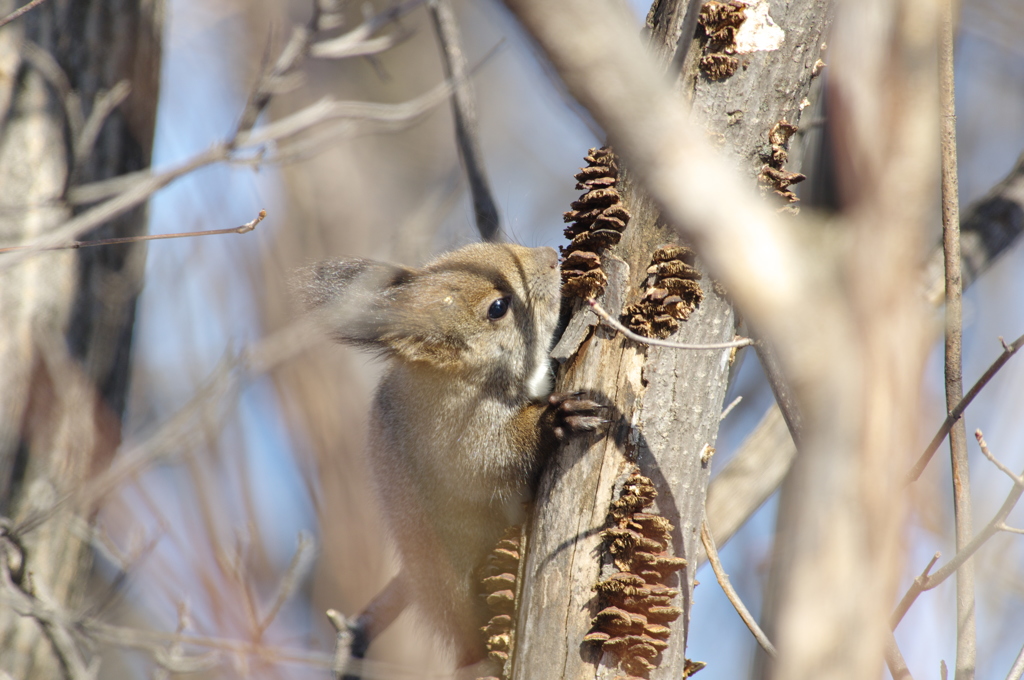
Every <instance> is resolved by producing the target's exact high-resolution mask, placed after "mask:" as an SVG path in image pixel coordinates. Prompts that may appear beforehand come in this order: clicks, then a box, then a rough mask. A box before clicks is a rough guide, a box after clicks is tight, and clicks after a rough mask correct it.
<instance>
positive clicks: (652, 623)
mask: <svg viewBox="0 0 1024 680" xmlns="http://www.w3.org/2000/svg"><path fill="white" fill-rule="evenodd" d="M656 496H657V491H655V489H654V485H653V484H652V483H651V480H650V479H648V478H647V477H644V476H643V475H641V474H640V473H639V472H634V473H633V474H632V475H630V477H629V478H628V479H627V480H626V483H625V485H624V486H623V489H622V494H621V495H620V496H619V498H618V500H616V501H614V502H612V507H611V511H610V512H609V524H610V526H609V527H608V528H607V529H605V530H604V531H603V532H602V533H601V538H602V539H603V540H604V545H605V548H606V549H607V551H608V552H609V553H610V555H611V557H612V563H613V565H614V567H615V571H614V573H611V574H610V575H608V576H606V577H605V578H603V579H601V581H599V582H598V584H597V585H596V586H594V589H595V590H597V592H598V598H599V602H600V606H601V609H600V611H599V612H598V613H597V616H595V617H594V620H593V624H592V628H591V631H590V633H588V634H587V635H586V637H585V638H584V641H586V642H591V643H595V644H598V645H600V646H601V649H602V651H605V652H611V653H613V654H615V655H616V656H617V657H618V659H619V669H620V670H622V671H623V672H625V673H626V675H620V676H618V677H617V678H616V679H615V680H638V679H641V678H647V677H649V676H650V672H651V671H652V670H653V669H655V668H657V667H658V664H659V663H660V661H661V653H662V651H663V650H664V649H665V648H666V647H668V637H669V633H670V632H671V631H670V629H669V627H668V624H669V623H671V622H672V621H674V620H675V619H677V618H679V616H680V615H681V614H682V610H681V609H679V608H678V607H674V606H672V604H671V602H672V599H673V598H675V597H676V596H677V595H679V591H678V590H676V589H674V588H670V587H669V586H668V585H666V584H665V581H666V580H667V579H668V578H670V577H671V576H672V574H674V573H675V572H677V571H679V570H680V569H682V568H683V567H685V566H686V560H684V559H682V558H680V557H675V556H674V555H672V554H671V553H670V552H669V546H670V545H671V532H672V525H671V524H670V523H669V522H668V520H666V519H665V518H664V517H662V516H661V515H658V514H656V513H654V512H645V510H646V509H648V508H649V506H650V505H651V503H653V502H654V498H655V497H656Z"/></svg>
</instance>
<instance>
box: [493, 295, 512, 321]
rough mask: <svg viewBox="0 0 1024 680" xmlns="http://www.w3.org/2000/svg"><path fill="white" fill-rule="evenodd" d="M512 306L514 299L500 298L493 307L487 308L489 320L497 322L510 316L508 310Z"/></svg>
mask: <svg viewBox="0 0 1024 680" xmlns="http://www.w3.org/2000/svg"><path fill="white" fill-rule="evenodd" d="M511 304H512V298H510V297H503V298H498V299H497V300H495V301H494V302H492V303H491V306H490V307H488V308H487V318H488V319H490V320H491V321H497V320H498V319H500V318H501V317H503V316H505V315H506V314H508V308H509V307H510V306H511Z"/></svg>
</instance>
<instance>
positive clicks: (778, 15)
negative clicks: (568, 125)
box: [507, 0, 832, 680]
mask: <svg viewBox="0 0 1024 680" xmlns="http://www.w3.org/2000/svg"><path fill="white" fill-rule="evenodd" d="M692 1H695V0H691V2H692ZM507 4H508V5H509V7H510V8H511V9H512V10H513V12H516V13H520V18H523V14H522V13H521V12H524V11H525V10H523V9H522V8H520V4H521V3H518V2H508V3H507ZM687 4H688V3H686V2H685V0H674V1H673V0H663V1H662V2H656V3H655V6H654V7H653V8H652V12H651V14H650V16H649V24H650V25H649V28H650V29H651V37H652V43H653V45H654V48H655V50H656V52H657V53H658V54H659V55H660V56H661V58H662V60H663V62H664V63H666V64H673V65H676V66H681V67H682V69H683V73H682V77H681V78H680V81H681V83H682V84H683V88H684V90H685V91H687V92H692V102H693V103H692V107H693V109H692V116H694V117H696V119H697V120H699V121H701V123H702V124H703V125H704V127H705V128H706V129H707V130H708V132H709V134H710V135H711V136H712V137H714V138H718V139H720V140H721V141H722V145H723V147H724V149H725V150H727V152H728V153H729V155H730V157H731V158H732V159H734V161H735V163H737V164H738V165H740V166H741V167H742V168H743V169H744V170H745V171H746V174H748V175H749V176H750V178H751V182H752V183H753V182H756V179H755V178H756V177H757V175H758V174H759V173H760V172H761V170H762V168H763V167H764V166H765V165H766V159H765V158H764V156H765V154H766V153H767V154H770V153H771V147H770V143H769V132H770V131H771V130H772V128H773V127H774V126H775V125H776V124H777V123H778V122H779V121H780V120H782V119H786V120H787V121H788V122H789V123H792V124H798V123H799V121H800V115H801V112H802V111H803V109H804V108H805V106H801V102H802V101H803V100H804V99H805V97H806V96H807V94H808V92H809V89H810V85H811V82H812V72H815V68H814V65H815V62H816V61H817V60H818V58H819V57H820V56H821V51H820V48H821V46H822V42H823V41H822V37H823V35H824V33H825V30H826V28H827V26H828V22H829V20H830V18H831V5H832V3H831V1H830V0H800V1H797V2H792V3H789V4H788V5H786V6H782V5H773V6H772V12H771V13H772V18H773V19H774V20H775V23H776V24H778V25H779V26H780V27H782V28H783V30H785V39H784V40H783V41H782V44H781V46H780V47H779V48H778V49H775V50H771V51H755V52H751V53H749V54H741V55H738V57H737V58H738V63H737V66H738V69H737V70H736V72H735V73H734V74H733V75H731V76H730V77H727V78H725V79H722V80H712V79H709V78H708V77H706V76H705V75H701V74H698V72H697V62H698V59H699V56H700V55H698V54H697V52H698V51H699V50H701V49H702V44H701V43H699V42H694V41H692V40H691V37H692V35H691V34H689V32H688V31H686V29H685V28H683V27H684V26H687V25H692V24H691V23H690V22H688V21H687V20H686V17H687ZM608 11H611V9H609V10H608ZM691 17H692V15H691ZM625 20H627V19H625V18H623V21H625ZM691 20H692V19H691ZM526 23H527V24H528V25H529V22H526ZM681 32H686V33H687V35H685V36H681ZM680 38H682V39H680ZM691 43H692V44H693V46H692V48H690V49H689V52H688V54H689V56H688V57H687V56H686V55H687V48H688V47H690V45H691ZM677 44H679V45H681V46H682V49H678V48H677ZM611 141H612V144H613V145H614V140H611ZM782 146H785V144H783V145H782ZM620 193H621V194H622V195H623V200H624V202H625V204H626V206H627V208H628V209H629V210H630V212H631V213H632V219H631V221H630V223H629V225H628V227H627V228H626V230H625V232H624V233H623V239H622V241H621V243H620V244H619V245H617V246H615V247H613V248H611V249H610V253H609V254H610V255H612V256H614V257H617V258H621V260H623V261H624V262H625V264H626V265H627V267H625V268H623V267H616V266H615V265H614V261H610V260H609V258H608V257H607V256H604V257H603V259H604V260H605V262H606V263H609V262H610V263H611V266H610V267H609V265H608V264H606V266H605V270H606V271H608V270H609V269H611V272H609V278H610V279H611V283H610V284H609V290H608V292H607V293H606V294H605V296H604V299H603V301H602V304H603V306H604V307H606V308H607V309H608V311H609V312H610V313H611V314H613V315H615V316H618V315H619V314H620V313H621V311H622V306H623V304H629V303H632V302H635V301H636V300H637V299H638V298H639V297H640V295H641V293H642V290H640V288H639V286H640V284H641V283H642V282H643V281H644V279H645V277H646V270H647V268H648V266H649V265H650V263H651V255H652V252H653V251H654V250H655V249H656V248H657V247H659V246H660V245H662V244H664V243H666V242H669V241H672V240H674V238H673V234H671V233H670V232H669V231H668V230H666V229H665V228H664V227H662V226H660V225H659V218H658V214H657V212H656V209H655V207H654V206H653V205H651V202H650V201H649V200H648V199H646V198H645V197H644V196H643V195H641V193H640V192H639V190H638V188H637V187H636V185H635V184H633V183H632V182H630V181H629V179H628V172H627V173H626V179H625V181H623V182H621V183H620ZM619 269H624V270H625V278H624V280H625V282H626V288H625V290H624V291H623V292H622V293H621V294H619V293H616V285H615V283H616V282H615V272H616V271H618V270H619ZM700 285H701V288H702V289H703V291H704V294H705V297H704V300H703V302H701V304H700V306H699V307H698V308H697V310H696V311H695V312H694V313H693V314H692V315H691V316H690V317H689V319H688V320H686V321H684V322H682V323H681V327H680V329H679V331H678V332H677V333H676V334H675V335H674V336H673V337H672V338H671V339H673V340H676V341H678V342H685V343H714V342H722V341H727V340H731V339H732V337H733V328H734V323H735V322H734V317H733V312H732V310H731V308H730V306H729V304H728V303H727V301H726V300H724V299H723V298H722V297H721V295H720V294H719V293H720V289H719V288H718V287H717V286H715V285H713V284H712V282H711V281H710V280H709V279H708V277H707V276H706V275H705V277H704V279H703V280H702V281H701V282H700ZM590 314H591V313H590V312H589V311H588V310H587V309H586V308H585V305H577V308H576V310H575V316H574V319H573V321H571V322H570V324H569V330H568V331H567V334H571V333H572V332H573V330H574V328H579V325H580V320H579V317H580V315H590ZM571 349H573V348H571V347H570V348H569V350H571ZM729 364H730V362H729V351H728V350H726V351H723V350H716V351H708V350H702V351H682V350H675V349H665V348H657V347H649V348H648V347H641V346H638V345H637V344H636V343H633V342H632V341H629V340H625V339H623V338H621V337H620V336H616V335H615V334H614V333H612V332H611V331H609V330H607V329H606V328H597V329H593V328H591V329H590V330H589V331H588V332H587V335H586V337H585V339H583V340H582V344H581V345H580V349H579V351H578V352H576V354H575V356H572V357H571V358H570V359H569V360H568V361H567V362H566V363H565V364H564V365H563V368H562V371H561V374H560V377H559V381H558V388H557V389H558V390H559V391H574V390H587V391H588V392H591V393H594V394H596V395H598V397H599V399H604V400H605V401H606V402H607V403H610V404H613V405H614V411H615V413H614V417H613V423H612V427H611V430H610V432H609V434H608V436H607V437H606V438H605V439H604V440H601V441H598V442H596V443H595V442H593V441H580V442H574V443H570V444H569V445H567V446H565V447H563V448H562V450H560V451H559V452H558V454H557V455H556V456H555V459H554V460H553V461H552V464H551V465H550V467H549V468H548V469H547V471H546V473H545V477H544V478H543V480H542V482H541V486H540V490H539V493H538V503H537V508H536V511H535V515H534V518H533V521H532V526H531V530H530V533H529V541H528V548H527V555H526V563H525V568H524V570H523V588H522V596H521V604H520V613H519V623H518V628H517V633H516V635H517V637H516V641H515V644H516V648H515V657H514V661H515V663H514V671H513V677H514V678H522V679H526V678H539V677H545V678H594V677H611V676H612V675H614V673H612V674H611V675H609V674H608V673H609V671H608V667H610V666H611V667H614V665H615V663H616V657H615V656H614V655H611V654H605V655H604V658H601V652H600V649H599V647H598V646H596V645H593V644H590V643H584V642H583V636H584V635H586V634H587V632H588V631H589V630H590V629H591V619H592V617H593V616H594V615H595V614H596V613H597V611H598V607H599V601H598V598H597V595H596V593H595V592H594V585H595V583H596V582H597V581H598V578H599V576H600V575H601V559H602V557H601V556H602V554H603V553H604V551H603V549H602V548H601V538H600V537H599V535H598V534H599V532H600V531H601V530H602V529H604V528H605V527H606V526H607V516H608V511H609V504H610V502H611V501H612V499H613V496H614V495H615V493H616V490H617V489H620V488H621V486H622V479H623V477H624V476H625V475H626V474H628V473H629V471H630V468H631V467H632V464H633V463H634V462H635V464H636V465H638V466H639V468H640V471H641V472H642V473H643V474H644V475H646V476H647V477H650V478H651V479H652V481H653V482H654V485H655V487H656V488H657V490H658V493H659V496H658V500H657V508H658V510H659V511H660V513H661V514H662V515H664V516H665V517H667V518H668V519H669V520H670V521H671V522H672V524H673V525H674V526H675V530H674V531H673V533H672V546H671V550H672V551H673V552H674V553H675V554H676V555H678V556H681V557H684V558H686V559H687V560H689V561H690V565H689V566H688V567H687V568H686V569H685V571H683V572H681V580H680V584H679V589H680V591H681V594H680V596H679V598H677V600H676V601H675V602H673V604H674V605H676V606H678V607H681V608H682V610H683V612H684V613H683V615H682V616H680V617H679V618H678V619H677V620H676V621H675V622H674V623H672V624H671V628H672V633H671V636H670V638H669V645H668V647H667V649H665V651H664V652H663V654H662V659H661V663H660V665H659V666H658V667H657V668H656V669H655V670H653V671H652V672H651V674H650V677H651V678H654V679H655V680H657V679H658V678H679V677H685V675H684V668H685V664H686V660H685V645H686V636H687V630H688V625H689V609H690V603H691V601H692V591H693V586H694V573H695V571H696V566H697V556H698V554H699V552H700V549H699V547H698V546H699V543H700V540H699V530H700V524H701V521H702V519H703V517H704V501H705V495H706V491H707V482H708V472H709V464H708V458H709V454H710V453H713V450H714V446H715V439H716V436H717V432H718V424H719V414H720V412H721V409H722V402H723V398H724V395H725V389H726V384H727V379H728V371H729Z"/></svg>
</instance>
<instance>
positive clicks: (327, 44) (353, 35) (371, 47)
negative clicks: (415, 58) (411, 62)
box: [309, 0, 424, 59]
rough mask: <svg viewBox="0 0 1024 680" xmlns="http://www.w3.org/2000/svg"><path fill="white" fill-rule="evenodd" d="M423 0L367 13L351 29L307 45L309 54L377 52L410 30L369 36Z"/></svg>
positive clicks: (344, 56) (332, 56) (340, 55)
mask: <svg viewBox="0 0 1024 680" xmlns="http://www.w3.org/2000/svg"><path fill="white" fill-rule="evenodd" d="M423 1H424V0H409V1H408V2H404V3H401V4H398V5H395V6H394V7H392V8H390V9H387V10H384V11H383V12H380V13H379V14H375V15H373V16H367V17H366V18H365V19H364V20H363V23H361V24H359V25H358V26H356V27H355V28H353V29H352V30H351V31H349V32H347V33H343V34H342V35H339V36H338V37H337V38H331V39H330V40H321V41H320V42H316V43H313V44H312V45H310V47H309V56H311V57H315V58H318V59H347V58H349V57H364V56H368V55H371V54H379V53H380V52H383V51H385V50H388V49H391V48H392V47H394V46H395V45H397V44H398V43H400V42H402V41H403V40H405V39H406V38H407V37H409V36H410V35H411V34H412V33H411V31H408V30H399V31H398V32H396V33H394V34H392V35H386V36H381V37H379V38H372V36H373V35H374V34H375V33H377V31H379V30H380V29H381V28H383V27H384V26H386V25H387V24H390V23H392V22H395V21H397V20H398V19H400V18H401V17H403V16H404V15H406V14H408V13H409V12H411V11H412V10H414V9H416V8H417V7H419V6H420V5H421V4H423Z"/></svg>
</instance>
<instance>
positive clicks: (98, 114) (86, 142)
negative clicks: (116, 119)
mask: <svg viewBox="0 0 1024 680" xmlns="http://www.w3.org/2000/svg"><path fill="white" fill-rule="evenodd" d="M131 92H132V86H131V83H130V82H128V81H127V80H121V81H119V82H118V83H117V84H116V85H114V87H112V88H110V89H109V90H108V91H106V92H104V93H102V94H100V95H99V96H97V97H96V100H95V102H94V103H93V106H92V112H91V113H90V114H89V117H88V118H87V119H86V120H85V122H84V123H83V124H82V130H81V132H80V133H79V135H78V139H76V140H75V153H74V159H75V168H76V169H77V168H79V167H80V166H81V165H82V163H84V162H85V161H86V159H87V158H88V157H89V156H90V155H91V154H92V149H93V147H94V146H95V145H96V140H97V139H98V138H99V136H100V130H102V129H103V123H104V122H105V121H106V120H107V117H108V116H110V114H111V113H113V112H114V110H115V109H117V107H118V106H120V105H121V104H122V103H123V102H124V100H125V99H127V98H128V95H129V94H131Z"/></svg>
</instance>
